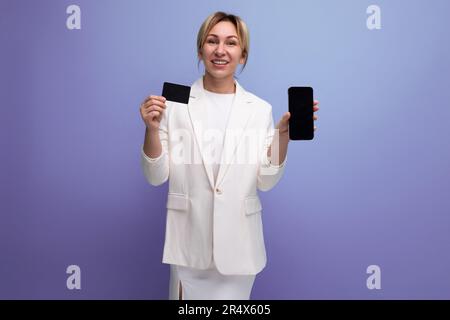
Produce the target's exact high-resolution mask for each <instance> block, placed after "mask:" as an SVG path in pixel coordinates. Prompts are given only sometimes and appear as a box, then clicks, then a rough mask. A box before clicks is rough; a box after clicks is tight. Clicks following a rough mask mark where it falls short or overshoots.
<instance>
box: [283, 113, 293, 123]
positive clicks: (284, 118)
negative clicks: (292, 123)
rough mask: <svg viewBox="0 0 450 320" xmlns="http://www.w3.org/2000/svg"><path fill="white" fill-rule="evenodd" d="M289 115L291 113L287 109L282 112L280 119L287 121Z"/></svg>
mask: <svg viewBox="0 0 450 320" xmlns="http://www.w3.org/2000/svg"><path fill="white" fill-rule="evenodd" d="M290 117H291V113H290V112H289V111H288V112H286V113H285V114H283V117H282V118H281V120H282V121H285V122H286V121H288V120H289V118H290Z"/></svg>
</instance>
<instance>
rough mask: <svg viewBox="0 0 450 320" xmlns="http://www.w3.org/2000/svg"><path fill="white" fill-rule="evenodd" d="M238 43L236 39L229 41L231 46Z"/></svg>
mask: <svg viewBox="0 0 450 320" xmlns="http://www.w3.org/2000/svg"><path fill="white" fill-rule="evenodd" d="M236 44H237V43H236V41H229V42H228V45H229V46H235V45H236Z"/></svg>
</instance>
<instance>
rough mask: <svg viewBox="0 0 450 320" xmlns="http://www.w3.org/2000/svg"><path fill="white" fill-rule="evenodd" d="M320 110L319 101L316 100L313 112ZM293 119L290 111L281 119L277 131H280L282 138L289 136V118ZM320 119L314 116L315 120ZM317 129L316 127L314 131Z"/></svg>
mask: <svg viewBox="0 0 450 320" xmlns="http://www.w3.org/2000/svg"><path fill="white" fill-rule="evenodd" d="M317 110H319V100H314V104H313V112H316V111H317ZM290 117H291V113H290V112H289V111H288V112H286V113H285V114H283V116H282V117H281V120H280V121H279V122H278V124H277V126H276V129H279V134H280V138H281V137H288V136H289V118H290ZM317 119H319V118H318V117H317V116H316V115H314V116H313V120H314V121H315V120H317ZM316 129H317V127H316V126H314V131H315V130H316Z"/></svg>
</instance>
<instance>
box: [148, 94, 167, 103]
mask: <svg viewBox="0 0 450 320" xmlns="http://www.w3.org/2000/svg"><path fill="white" fill-rule="evenodd" d="M149 100H157V101H162V102H166V98H164V97H163V96H155V95H151V96H148V97H147V98H145V100H144V103H146V102H147V101H149Z"/></svg>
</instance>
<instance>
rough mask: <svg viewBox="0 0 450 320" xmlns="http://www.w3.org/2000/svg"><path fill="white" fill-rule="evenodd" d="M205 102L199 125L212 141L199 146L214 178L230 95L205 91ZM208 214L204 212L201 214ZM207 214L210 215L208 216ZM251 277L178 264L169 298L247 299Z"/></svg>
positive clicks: (212, 264) (171, 268)
mask: <svg viewBox="0 0 450 320" xmlns="http://www.w3.org/2000/svg"><path fill="white" fill-rule="evenodd" d="M205 95H206V98H207V99H208V100H209V103H208V109H207V110H205V112H206V113H207V114H208V117H207V119H208V120H207V121H208V123H205V124H203V125H204V128H205V129H209V130H214V131H210V133H211V137H213V138H212V139H209V141H208V144H213V145H209V146H208V144H205V145H204V146H203V147H208V150H211V151H212V152H211V154H210V156H211V158H210V159H211V160H212V161H213V162H212V166H213V173H214V179H217V174H218V172H219V166H220V157H221V154H222V149H223V143H224V137H225V129H226V126H227V122H228V118H229V115H230V110H231V106H232V105H233V100H234V97H235V94H234V93H229V94H225V93H214V92H210V91H207V90H205ZM205 214H208V213H205ZM209 214H212V212H211V213H209ZM254 281H255V275H223V274H221V273H220V272H219V271H218V270H217V268H216V265H215V263H214V259H213V260H212V262H211V265H210V266H209V267H208V269H205V270H201V269H195V268H190V267H186V266H180V265H174V264H172V265H170V284H169V299H170V300H178V299H179V298H180V293H181V298H182V299H183V300H249V299H250V293H251V291H252V287H253V282H254Z"/></svg>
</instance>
